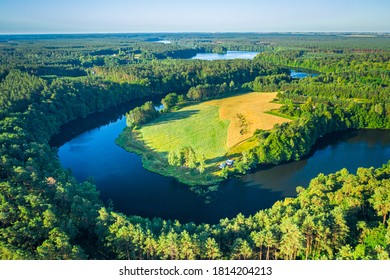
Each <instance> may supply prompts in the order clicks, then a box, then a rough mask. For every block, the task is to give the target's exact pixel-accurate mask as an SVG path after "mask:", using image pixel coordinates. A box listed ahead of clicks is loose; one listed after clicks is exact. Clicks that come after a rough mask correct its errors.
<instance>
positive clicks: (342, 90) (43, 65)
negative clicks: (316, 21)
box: [0, 34, 390, 259]
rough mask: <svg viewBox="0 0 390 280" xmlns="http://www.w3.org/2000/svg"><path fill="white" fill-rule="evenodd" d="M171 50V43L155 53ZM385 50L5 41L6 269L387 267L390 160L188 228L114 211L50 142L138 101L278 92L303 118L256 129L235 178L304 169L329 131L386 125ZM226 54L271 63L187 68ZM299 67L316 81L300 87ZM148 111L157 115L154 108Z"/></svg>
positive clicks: (0, 114) (91, 38)
mask: <svg viewBox="0 0 390 280" xmlns="http://www.w3.org/2000/svg"><path fill="white" fill-rule="evenodd" d="M162 39H164V40H170V41H171V44H162V43H157V42H156V41H159V40H162ZM389 40H390V38H389V37H387V36H384V35H381V36H380V35H378V36H376V37H373V38H368V37H363V38H359V37H349V36H348V34H346V35H345V34H338V35H337V34H336V35H319V34H307V35H289V34H284V35H282V34H236V35H234V34H198V35H197V34H182V35H180V34H146V35H145V34H144V35H142V34H130V35H125V34H121V35H47V36H38V35H30V36H1V37H0V43H1V44H0V151H1V152H0V155H1V161H0V259H388V258H389V253H390V223H389V222H388V216H389V212H390V185H389V182H390V164H389V163H388V164H385V165H384V166H383V167H381V168H377V169H374V168H360V169H358V171H357V173H356V174H351V173H349V172H348V171H347V170H345V169H343V170H341V171H339V172H336V173H335V174H330V175H324V174H319V175H318V176H317V177H316V178H313V180H312V181H311V183H310V186H309V187H308V188H307V189H304V188H302V187H298V186H297V187H298V188H297V197H296V198H287V199H285V200H284V201H279V202H276V203H275V204H274V206H273V207H271V208H270V209H267V210H262V211H259V212H258V213H256V214H254V215H252V216H248V217H244V216H243V215H241V214H239V215H238V216H237V217H236V218H233V219H222V220H220V222H219V223H218V224H215V225H209V224H201V225H196V224H194V223H187V224H180V223H179V222H178V221H166V220H162V219H160V218H155V219H152V220H151V219H147V218H143V217H137V216H125V215H123V214H121V213H117V212H115V207H112V206H110V205H104V204H103V202H102V201H101V200H100V198H99V192H98V191H97V189H96V186H95V185H94V184H93V183H91V182H76V180H75V178H74V177H72V176H71V175H70V174H69V172H67V171H65V170H63V169H62V167H61V165H60V163H59V160H58V156H57V154H56V149H53V148H52V147H50V145H49V141H50V138H51V137H52V136H53V135H55V134H56V133H57V132H58V131H59V128H60V126H61V125H63V124H65V123H67V122H69V121H71V120H74V119H77V118H79V117H85V116H87V115H89V114H91V113H93V112H98V111H103V110H107V109H109V108H110V107H112V106H115V105H119V104H123V103H125V102H128V101H131V100H136V99H139V98H141V97H146V98H149V97H152V96H161V98H163V97H164V95H167V94H168V93H171V95H170V97H171V98H172V97H174V96H175V95H174V94H172V93H176V96H178V95H179V96H183V97H182V98H186V99H187V100H188V101H191V102H193V101H199V100H206V99H212V98H216V97H219V96H221V95H223V94H224V93H227V92H229V93H234V92H242V91H245V90H256V91H268V90H272V91H278V92H279V94H278V100H277V102H280V103H282V104H283V106H282V108H281V109H280V110H279V112H276V113H279V114H284V115H288V116H290V117H292V118H294V119H295V120H294V121H293V122H291V123H287V124H282V125H279V126H276V127H275V128H274V129H272V130H270V131H260V130H259V131H257V132H256V133H255V135H254V136H253V137H254V138H255V139H256V141H257V142H256V143H257V144H256V146H255V147H253V148H251V149H250V150H247V151H244V152H243V153H242V154H241V155H240V157H241V158H242V160H241V161H240V162H241V164H240V165H238V166H236V167H235V169H234V170H231V171H229V172H230V173H231V175H233V174H236V173H245V172H247V170H248V169H249V168H253V167H254V166H258V165H261V164H278V163H280V162H285V161H290V160H297V159H299V158H301V157H302V156H304V155H307V154H308V153H309V152H310V150H311V147H312V146H313V145H314V143H315V141H316V140H317V139H318V138H319V137H321V136H323V135H325V134H327V133H329V132H334V131H340V130H345V129H356V128H385V129H388V128H390V122H389V118H390V105H389V104H390V102H389V93H390V92H389V85H390V64H389V57H390V52H389V47H388V46H389ZM227 50H251V51H259V52H261V53H260V54H259V55H258V56H257V57H256V58H255V59H254V60H227V61H197V60H186V59H185V58H190V57H192V56H193V55H194V54H195V53H198V52H218V53H221V52H222V53H223V52H226V51H227ZM290 67H296V68H308V69H311V70H314V71H317V72H318V73H320V74H319V75H318V76H315V77H309V78H305V79H300V80H296V79H291V77H290V76H289V70H288V69H290ZM165 102H169V98H168V99H165ZM175 102H176V101H175ZM175 102H174V103H173V105H172V106H174V105H175V104H176V103H175ZM167 104H168V103H167ZM149 109H150V110H149ZM144 111H145V112H150V111H153V110H152V109H151V107H150V104H149V105H148V103H146V104H145V105H144ZM153 114H155V113H154V112H152V113H151V114H150V117H151V118H152V117H154V115H153ZM145 121H147V120H145Z"/></svg>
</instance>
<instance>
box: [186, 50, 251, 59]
mask: <svg viewBox="0 0 390 280" xmlns="http://www.w3.org/2000/svg"><path fill="white" fill-rule="evenodd" d="M257 54H258V52H247V51H228V52H227V53H225V54H219V53H198V54H196V56H194V57H192V58H191V59H200V60H224V59H236V58H240V59H253V58H254V57H255V56H256V55H257Z"/></svg>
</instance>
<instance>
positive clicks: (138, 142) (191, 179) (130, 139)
mask: <svg viewBox="0 0 390 280" xmlns="http://www.w3.org/2000/svg"><path fill="white" fill-rule="evenodd" d="M115 143H116V144H117V145H119V146H120V147H122V148H123V149H125V150H126V151H128V152H131V153H136V154H137V155H139V156H141V158H142V165H143V167H144V168H145V169H147V170H149V171H151V172H154V173H158V174H161V175H163V176H166V177H173V178H175V179H177V180H178V181H179V182H181V183H183V184H186V185H189V186H210V185H214V184H218V183H220V182H222V181H223V180H224V178H222V177H220V176H218V175H217V173H218V168H217V167H216V166H208V167H206V169H205V171H204V172H203V173H200V172H199V171H198V170H196V169H195V170H191V169H188V168H186V167H183V166H171V165H169V164H168V161H167V157H166V155H164V153H158V152H155V151H153V150H152V149H151V148H149V147H148V146H147V145H146V144H145V143H144V142H143V140H142V139H141V137H140V132H139V131H137V130H135V131H132V130H131V129H130V128H125V130H124V131H123V132H122V133H121V134H120V135H119V136H118V138H117V139H116V140H115Z"/></svg>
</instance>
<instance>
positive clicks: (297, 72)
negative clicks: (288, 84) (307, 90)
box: [290, 69, 319, 79]
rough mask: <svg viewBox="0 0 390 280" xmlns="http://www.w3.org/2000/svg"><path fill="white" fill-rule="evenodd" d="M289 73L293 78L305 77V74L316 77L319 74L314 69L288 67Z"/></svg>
mask: <svg viewBox="0 0 390 280" xmlns="http://www.w3.org/2000/svg"><path fill="white" fill-rule="evenodd" d="M290 71H291V73H290V76H291V78H293V79H302V78H306V77H307V76H311V77H316V76H318V75H319V74H318V73H317V72H315V71H311V70H306V69H290Z"/></svg>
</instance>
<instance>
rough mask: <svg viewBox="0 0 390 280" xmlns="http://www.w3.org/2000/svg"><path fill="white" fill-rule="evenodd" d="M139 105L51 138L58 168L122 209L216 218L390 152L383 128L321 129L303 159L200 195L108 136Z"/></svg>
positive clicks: (377, 162) (376, 161)
mask: <svg viewBox="0 0 390 280" xmlns="http://www.w3.org/2000/svg"><path fill="white" fill-rule="evenodd" d="M143 102H144V101H142V102H141V101H140V102H139V103H140V104H142V103H143ZM138 105H139V104H137V103H134V102H133V104H132V105H130V104H128V105H124V106H121V107H117V108H113V109H110V110H108V111H107V112H104V113H96V114H93V115H91V116H89V117H87V118H85V119H79V120H76V121H73V122H71V123H69V124H67V125H65V126H64V127H62V129H61V133H60V134H59V135H56V136H54V137H53V138H52V143H51V144H52V145H53V146H55V147H59V149H58V155H59V159H60V161H61V164H62V165H63V167H64V168H66V169H67V168H70V169H71V170H72V174H73V175H74V176H75V177H76V178H77V179H78V180H79V181H83V180H86V179H88V178H91V177H92V178H93V180H94V182H95V183H96V185H97V188H98V190H99V191H100V194H101V198H102V200H103V201H105V202H107V201H108V200H109V199H111V200H112V201H113V202H114V205H115V209H116V210H117V211H120V212H123V213H126V214H128V215H140V216H143V217H150V218H153V217H161V218H164V219H178V220H179V221H180V222H189V221H193V222H196V223H201V222H207V223H216V222H218V221H219V219H222V218H225V217H229V218H230V217H234V216H236V215H237V214H238V213H240V212H241V213H243V214H245V215H250V214H254V213H255V212H257V211H258V210H260V209H265V208H268V207H270V206H272V204H273V203H274V202H275V201H276V200H279V199H282V198H284V197H286V196H295V188H296V187H297V186H299V185H302V186H305V187H306V186H307V185H308V183H309V181H310V179H311V178H313V177H315V176H317V175H318V174H319V173H325V174H329V173H332V172H335V171H337V170H340V169H342V168H344V167H345V168H347V169H348V170H349V171H350V172H355V171H356V169H357V167H360V166H362V167H370V166H374V167H379V166H381V165H382V164H383V163H386V162H387V161H388V160H389V159H390V132H389V131H385V130H360V131H349V132H342V133H336V134H332V135H329V136H327V137H323V138H322V139H321V141H319V143H317V145H316V148H315V151H314V152H313V153H312V155H311V156H309V157H308V158H307V159H304V160H301V161H298V162H292V163H287V164H282V165H279V166H274V167H270V168H263V169H262V170H258V171H256V172H254V173H252V174H248V175H245V176H243V177H241V178H237V179H231V180H229V181H227V182H224V183H223V184H221V186H220V187H219V188H218V189H215V190H214V191H211V192H208V193H207V194H206V195H202V194H201V193H205V192H206V191H204V190H205V188H198V189H197V191H193V190H190V188H189V187H188V186H186V185H183V184H180V183H178V182H177V181H176V180H174V179H172V178H167V177H164V176H161V175H158V174H155V173H151V172H149V171H147V170H145V169H144V168H143V167H142V164H141V159H140V158H139V156H137V155H135V154H132V153H128V152H126V151H125V150H124V149H122V148H121V147H119V146H117V145H116V144H115V143H114V140H115V139H116V138H117V136H118V135H119V134H120V133H121V132H122V130H123V128H124V127H125V125H126V120H125V117H123V114H124V113H125V112H126V111H128V110H130V109H131V108H132V107H134V106H138Z"/></svg>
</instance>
